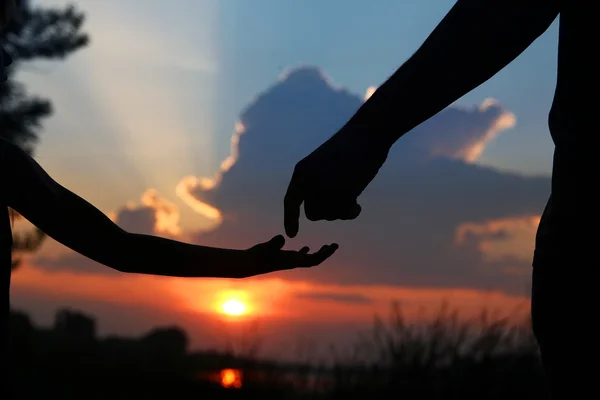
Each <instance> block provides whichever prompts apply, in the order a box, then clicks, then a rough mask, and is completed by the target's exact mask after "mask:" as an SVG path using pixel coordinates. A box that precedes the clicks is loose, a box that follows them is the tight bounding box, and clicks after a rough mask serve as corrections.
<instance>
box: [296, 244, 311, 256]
mask: <svg viewBox="0 0 600 400" xmlns="http://www.w3.org/2000/svg"><path fill="white" fill-rule="evenodd" d="M309 251H310V247H308V246H304V247H303V248H301V249H300V251H299V252H298V253H300V254H302V255H306V254H308V252H309Z"/></svg>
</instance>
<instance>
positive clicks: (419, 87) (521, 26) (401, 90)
mask: <svg viewBox="0 0 600 400" xmlns="http://www.w3.org/2000/svg"><path fill="white" fill-rule="evenodd" d="M558 13H559V1H558V0H458V1H457V2H456V4H455V5H454V6H453V7H452V9H451V10H450V11H449V12H448V14H447V15H446V16H445V17H444V18H443V19H442V21H441V22H440V23H439V24H438V26H437V27H436V28H435V30H434V31H433V32H432V33H431V34H430V36H429V37H428V38H427V39H426V41H425V42H424V43H423V44H422V45H421V47H420V48H419V49H418V50H417V51H416V52H415V54H414V55H413V56H412V57H410V58H409V59H408V60H407V61H406V62H405V63H404V64H403V65H402V66H401V67H400V68H399V69H398V70H397V71H396V72H395V73H394V75H392V76H391V77H390V78H389V79H388V80H387V81H386V82H385V83H384V84H383V85H382V86H381V87H380V88H379V89H378V90H377V91H376V92H375V93H374V94H373V95H372V96H371V98H370V99H369V100H368V101H367V102H365V104H363V106H362V107H361V108H360V109H359V110H358V112H357V113H356V114H355V116H354V117H353V118H352V119H351V120H350V121H349V122H348V124H347V126H349V127H351V126H353V125H354V126H356V127H357V128H358V129H356V130H354V129H351V131H357V132H358V134H369V133H373V134H377V135H380V137H379V138H377V140H378V139H382V140H384V141H385V142H386V143H387V144H388V145H390V146H391V145H392V144H393V143H394V142H395V141H396V140H397V139H398V138H400V137H401V136H402V135H403V134H405V133H406V132H408V131H410V130H411V129H413V128H414V127H416V126H417V125H419V124H421V123H422V122H424V121H425V120H427V119H429V118H431V117H432V116H434V115H435V114H437V113H438V112H439V111H441V110H443V109H444V108H445V107H447V106H448V105H450V104H452V103H453V102H454V101H456V100H457V99H459V98H460V97H462V96H463V95H465V94H466V93H468V92H470V91H471V90H472V89H474V88H476V87H477V86H479V85H481V84H482V83H484V82H485V81H487V80H488V79H490V78H491V77H492V76H494V75H495V74H496V73H497V72H498V71H500V70H501V69H502V68H504V67H505V66H506V65H507V64H509V63H510V62H511V61H512V60H514V59H515V58H516V57H517V56H518V55H519V54H521V53H522V52H523V51H524V50H525V49H526V48H527V47H528V46H529V45H530V44H531V43H532V42H533V41H534V40H535V39H536V38H538V37H539V36H540V35H541V34H542V33H544V32H545V31H546V30H547V29H548V27H549V26H550V25H551V24H552V22H553V21H554V20H555V19H556V17H557V15H558ZM375 125H376V126H380V127H381V128H383V129H374V130H373V129H368V130H365V129H364V128H365V127H373V126H375ZM361 127H362V129H361ZM389 128H393V129H389ZM373 139H375V138H373Z"/></svg>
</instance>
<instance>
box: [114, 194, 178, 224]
mask: <svg viewBox="0 0 600 400" xmlns="http://www.w3.org/2000/svg"><path fill="white" fill-rule="evenodd" d="M109 216H110V218H111V219H112V220H113V221H115V223H117V224H119V225H120V226H121V227H122V228H123V229H125V230H127V231H130V232H136V233H146V234H162V235H166V236H178V235H180V234H181V227H180V226H179V218H180V215H179V210H178V209H177V206H176V205H175V204H173V203H172V202H170V201H168V200H167V199H165V198H164V197H162V196H161V195H160V194H159V193H158V192H157V191H156V190H155V189H148V190H146V192H144V194H142V196H141V199H140V205H136V204H135V203H134V202H128V203H126V204H125V206H124V207H123V208H121V209H119V210H117V211H115V212H112V213H110V214H109Z"/></svg>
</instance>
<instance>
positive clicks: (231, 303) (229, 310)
mask: <svg viewBox="0 0 600 400" xmlns="http://www.w3.org/2000/svg"><path fill="white" fill-rule="evenodd" d="M221 310H222V311H223V312H224V313H225V314H227V315H234V316H237V315H242V314H244V313H245V312H246V305H245V304H244V303H242V302H241V301H239V300H238V299H229V300H227V301H225V302H224V303H223V304H222V306H221Z"/></svg>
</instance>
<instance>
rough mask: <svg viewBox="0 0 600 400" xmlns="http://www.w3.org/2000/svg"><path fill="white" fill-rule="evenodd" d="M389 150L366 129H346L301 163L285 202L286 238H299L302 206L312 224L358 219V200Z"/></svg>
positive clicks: (359, 210) (297, 165)
mask: <svg viewBox="0 0 600 400" xmlns="http://www.w3.org/2000/svg"><path fill="white" fill-rule="evenodd" d="M373 133H374V132H373ZM389 149H390V147H389V146H387V145H384V144H383V143H382V142H380V141H377V140H373V139H370V138H369V135H368V132H366V130H364V129H356V128H352V130H350V129H349V128H344V129H342V130H341V131H339V132H338V133H337V134H335V135H334V136H332V137H331V138H330V139H329V140H327V141H326V142H325V143H323V144H322V145H321V146H320V147H319V148H317V149H316V150H315V151H313V152H312V153H311V154H310V155H308V156H307V157H306V158H304V159H303V160H301V161H300V162H298V164H296V167H295V168H294V173H293V175H292V179H291V181H290V184H289V187H288V189H287V193H286V195H285V200H284V225H285V232H286V234H287V235H288V236H289V237H295V236H296V235H297V234H298V229H299V218H300V206H301V205H302V203H304V213H305V214H306V218H307V219H308V220H310V221H320V220H327V221H334V220H350V219H355V218H356V217H358V215H359V214H360V212H361V207H360V205H359V204H358V196H360V194H361V193H362V192H363V191H364V190H365V188H366V187H367V185H368V184H369V183H370V182H371V181H372V180H373V178H375V176H376V175H377V173H378V172H379V169H380V168H381V166H382V165H383V163H384V162H385V160H386V158H387V154H388V152H389Z"/></svg>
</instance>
